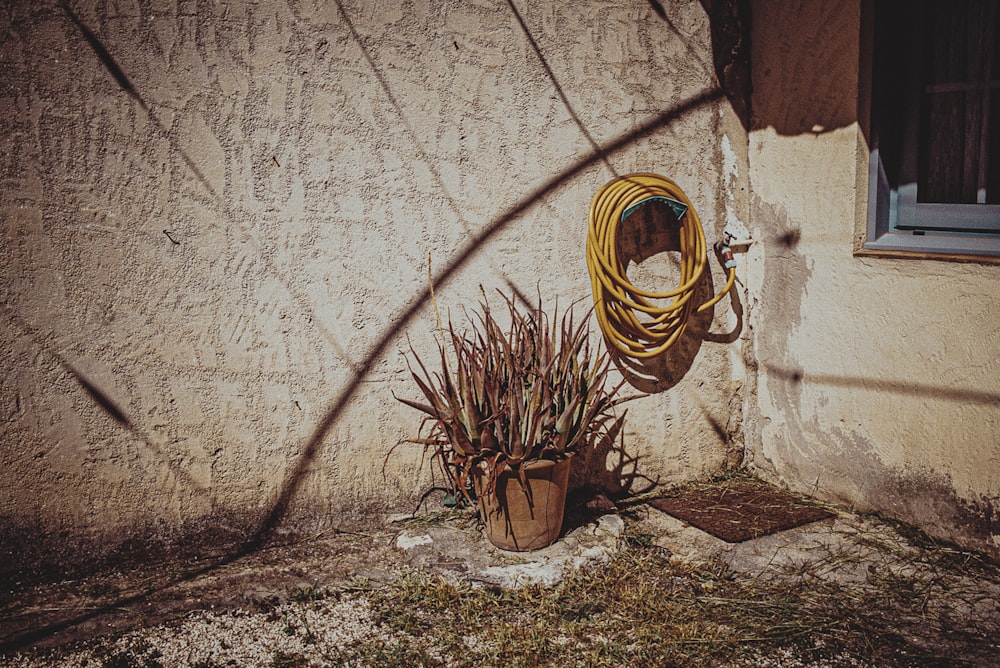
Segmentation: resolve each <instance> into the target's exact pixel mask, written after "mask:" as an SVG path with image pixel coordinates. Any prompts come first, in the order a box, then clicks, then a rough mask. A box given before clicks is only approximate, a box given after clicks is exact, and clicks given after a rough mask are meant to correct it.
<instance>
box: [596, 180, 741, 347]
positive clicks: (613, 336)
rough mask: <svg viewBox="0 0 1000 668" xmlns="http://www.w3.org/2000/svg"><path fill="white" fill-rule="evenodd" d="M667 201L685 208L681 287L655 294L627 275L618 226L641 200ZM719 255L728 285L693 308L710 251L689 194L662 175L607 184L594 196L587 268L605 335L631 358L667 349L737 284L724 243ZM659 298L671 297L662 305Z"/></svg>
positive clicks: (681, 246) (732, 264)
mask: <svg viewBox="0 0 1000 668" xmlns="http://www.w3.org/2000/svg"><path fill="white" fill-rule="evenodd" d="M664 199H666V200H668V201H669V200H672V201H674V202H679V203H680V204H681V205H683V207H687V209H686V213H684V215H682V216H680V230H679V231H680V254H681V263H680V264H681V267H680V274H681V275H680V285H678V286H677V288H676V289H675V290H671V291H670V292H651V291H648V290H642V289H640V288H637V287H636V286H634V285H632V283H630V282H629V280H628V277H627V276H626V275H625V267H624V266H623V265H622V262H621V260H620V259H619V257H618V247H617V234H618V226H619V225H620V224H621V222H622V220H623V219H624V218H625V217H627V216H628V215H629V214H630V213H631V212H632V211H633V210H635V208H636V207H638V206H639V205H640V204H642V203H644V202H647V201H649V200H664ZM683 207H681V210H683ZM720 254H721V255H722V256H723V263H724V264H723V266H724V267H725V269H726V272H727V274H728V275H727V278H726V284H725V285H724V286H723V288H722V290H720V291H719V293H718V294H717V295H715V296H714V297H712V298H711V299H709V300H708V301H706V302H705V303H704V304H701V305H700V306H697V307H695V305H694V301H693V299H692V298H693V296H694V292H695V290H696V288H697V287H698V283H699V282H700V281H701V277H702V275H703V274H704V272H705V267H706V265H707V264H708V253H707V248H706V245H705V233H704V231H703V230H702V227H701V220H700V219H699V218H698V214H697V213H696V212H695V210H694V206H693V205H692V204H691V201H690V200H689V199H688V198H687V195H685V194H684V191H683V190H681V189H680V187H679V186H678V185H677V184H676V183H674V182H673V181H671V180H670V179H668V178H666V177H664V176H660V175H658V174H649V173H638V174H630V175H628V176H622V177H618V178H615V179H613V180H611V181H609V182H608V183H606V184H605V185H604V186H603V187H602V188H601V189H600V190H598V191H597V194H595V195H594V199H593V201H591V203H590V211H589V213H588V221H587V267H588V268H589V270H590V283H591V287H592V289H593V292H594V311H595V313H596V315H597V322H598V323H599V324H600V326H601V331H602V332H603V333H604V336H605V338H606V339H607V340H608V341H609V342H610V344H611V345H612V346H614V347H615V348H616V349H617V350H618V351H620V352H621V353H623V354H625V355H628V356H629V357H635V358H650V357H655V356H657V355H660V354H661V353H663V352H664V351H666V350H667V348H669V347H670V346H672V345H673V344H674V343H675V342H676V341H677V339H679V338H680V336H681V334H683V333H684V328H685V327H687V322H688V319H689V318H690V316H691V314H692V313H693V312H695V311H698V312H700V311H704V310H706V309H709V308H711V307H712V306H713V305H714V304H715V303H716V302H718V301H719V300H720V299H722V297H723V296H724V295H725V294H726V293H727V292H729V290H730V289H731V288H732V287H733V282H734V281H735V280H736V268H735V267H736V263H735V262H734V261H733V255H732V251H730V250H729V248H728V247H727V246H722V247H721V249H720ZM655 300H658V301H660V302H663V301H665V300H671V301H670V303H669V304H667V305H665V306H659V305H657V304H656V303H655Z"/></svg>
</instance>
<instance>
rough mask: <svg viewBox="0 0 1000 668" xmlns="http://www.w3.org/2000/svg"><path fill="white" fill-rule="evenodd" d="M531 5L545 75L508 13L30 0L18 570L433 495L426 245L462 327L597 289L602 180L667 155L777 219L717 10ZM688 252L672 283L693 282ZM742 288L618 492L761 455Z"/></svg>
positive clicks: (16, 39) (5, 53)
mask: <svg viewBox="0 0 1000 668" xmlns="http://www.w3.org/2000/svg"><path fill="white" fill-rule="evenodd" d="M515 4H516V5H517V6H518V7H520V9H521V11H522V12H523V13H524V14H523V20H524V23H525V25H526V26H527V28H528V30H529V31H530V33H531V35H532V37H533V39H534V40H535V43H536V44H537V47H538V49H539V50H540V51H541V53H542V55H543V56H544V59H545V62H544V64H543V62H542V60H540V58H539V56H538V54H537V53H536V51H535V49H534V47H533V45H532V42H531V41H529V39H528V38H527V37H526V35H525V32H524V30H523V29H522V27H521V24H520V23H519V21H518V17H517V15H516V14H515V13H514V12H513V11H512V9H511V7H510V6H509V5H507V4H506V3H503V2H496V3H492V2H490V3H483V2H479V3H471V2H467V1H465V0H433V1H430V0H427V1H421V0H403V1H398V0H394V1H392V2H389V1H382V0H379V1H368V2H361V1H359V0H346V1H345V2H343V3H341V2H337V1H334V0H330V1H326V0H324V1H316V0H266V1H263V2H255V1H250V0H246V1H241V0H232V1H221V2H212V3H209V2H193V1H192V2H183V1H179V2H166V1H162V2H138V1H129V0H121V1H114V0H108V1H107V2H102V1H99V0H77V1H75V2H70V3H69V5H68V6H69V7H71V8H72V9H71V10H67V9H65V8H64V7H63V6H62V5H61V4H60V3H57V2H54V1H53V0H43V1H42V2H38V3H8V4H7V5H6V6H5V8H4V9H3V10H2V11H0V33H2V35H3V38H2V39H0V72H2V81H0V108H2V110H3V113H2V114H0V150H2V151H3V159H2V160H0V221H2V228H0V229H2V239H0V282H2V293H0V294H2V298H0V321H2V323H3V326H2V327H0V368H2V369H3V374H2V376H0V405H2V409H3V415H2V422H0V439H2V441H0V448H2V449H0V456H2V467H0V522H2V524H0V526H2V529H3V536H2V538H3V541H4V545H3V548H4V552H5V554H4V555H3V556H0V559H6V560H8V561H7V563H8V564H10V563H17V562H18V560H23V559H31V558H34V557H38V556H39V555H44V557H45V559H51V560H59V559H67V558H71V557H73V556H74V555H80V554H87V555H90V556H91V557H93V558H100V557H102V556H108V555H110V554H112V553H115V551H116V550H117V551H118V552H122V551H129V550H131V551H132V552H133V553H134V554H138V555H140V556H141V555H142V554H143V550H145V549H156V547H157V546H163V545H173V544H175V543H176V541H178V540H181V539H185V540H192V541H194V542H193V543H192V549H193V548H194V547H197V544H198V543H199V541H201V540H202V539H204V538H205V537H208V538H209V540H210V541H211V542H213V543H222V542H225V541H227V540H243V539H246V538H247V537H248V536H250V535H252V534H253V533H254V532H255V531H257V530H258V529H259V528H261V527H263V528H270V527H271V526H272V525H280V526H281V527H288V528H293V529H294V528H301V527H321V526H330V525H333V526H344V525H348V524H350V523H351V522H353V521H355V520H357V519H361V518H363V517H364V516H365V515H366V514H372V513H375V512H377V511H385V510H386V509H401V508H406V507H409V506H410V504H412V502H413V500H414V499H415V498H416V497H417V495H418V494H419V493H420V492H421V491H422V490H423V489H424V488H425V487H426V485H427V483H428V479H427V476H426V471H427V468H426V467H424V469H423V473H422V474H418V473H417V472H416V470H415V468H414V467H415V465H416V464H417V463H418V461H419V456H418V454H417V452H416V451H415V450H414V449H408V448H401V449H398V450H397V451H396V452H395V453H394V454H393V456H392V457H390V458H389V459H388V462H387V465H386V467H385V470H384V472H383V461H384V458H385V455H386V453H387V452H388V450H389V449H390V447H391V446H392V445H393V444H395V443H396V442H397V441H398V440H399V439H401V438H403V437H405V436H407V435H413V434H414V433H415V430H416V428H417V425H418V416H417V415H415V414H414V413H413V412H412V411H409V410H408V409H405V408H404V407H402V406H401V405H399V404H398V403H396V402H395V401H394V400H393V397H392V393H393V392H395V393H397V394H408V395H414V390H413V388H412V387H411V385H410V383H409V381H408V377H407V374H406V366H405V361H404V357H403V355H402V354H401V351H402V350H403V349H404V348H406V345H407V344H406V337H407V336H408V337H409V338H410V340H411V341H412V342H413V344H414V345H415V346H416V347H417V349H418V350H420V351H422V352H424V353H427V352H429V350H430V342H431V330H432V327H433V322H434V320H433V316H432V313H431V311H430V309H429V306H428V304H427V303H426V302H423V301H421V298H422V295H423V294H424V291H425V290H426V287H427V278H426V277H427V260H428V257H431V258H433V270H434V272H435V274H436V275H437V276H438V286H437V288H438V289H437V300H438V304H439V307H440V308H441V310H442V311H443V312H450V313H452V314H454V315H456V316H457V315H459V314H460V309H461V307H462V306H463V305H466V304H470V303H472V302H473V301H475V300H476V299H477V298H478V286H479V284H483V285H484V286H485V287H486V289H487V290H492V289H494V288H496V287H500V288H504V289H508V286H511V285H512V286H515V287H516V288H517V289H518V290H520V291H521V292H522V293H524V294H527V295H533V294H534V292H535V289H536V286H540V289H541V291H542V295H543V298H544V299H545V301H546V302H547V303H549V304H551V303H552V302H553V301H554V300H555V299H556V298H558V299H559V300H560V303H561V304H568V303H569V302H570V301H572V300H575V299H584V300H585V303H586V301H588V300H589V282H588V279H587V276H586V267H585V263H584V259H583V258H584V255H583V253H584V250H583V244H584V236H585V214H586V208H587V205H588V203H589V200H590V197H591V196H592V194H593V193H594V191H595V190H596V189H597V188H598V187H599V186H600V185H602V184H603V183H604V182H606V181H607V180H608V179H609V178H610V177H611V176H612V175H613V174H614V173H627V172H630V171H636V170H652V171H657V172H661V173H664V174H668V175H670V176H672V177H673V178H675V179H676V180H677V181H678V182H679V183H680V184H681V185H682V186H683V187H684V188H685V189H686V190H687V193H688V195H689V196H690V197H691V198H692V199H693V201H694V202H695V203H696V204H697V206H698V208H699V210H700V212H701V214H702V216H703V218H704V220H705V222H706V226H707V227H708V228H709V230H708V236H709V238H710V239H714V238H717V237H718V235H719V233H720V232H721V231H722V229H723V227H724V226H726V225H727V224H728V225H730V226H734V227H735V228H737V229H738V228H739V227H740V226H741V225H742V224H743V223H745V221H746V219H747V215H748V202H749V200H748V198H747V196H746V191H747V177H748V172H747V167H746V146H747V139H746V133H745V131H744V129H743V127H742V126H741V125H740V123H739V121H738V120H737V119H736V118H735V116H734V115H733V112H732V111H731V109H730V106H729V104H728V103H727V102H726V100H725V98H724V97H722V96H721V95H719V93H718V91H717V89H716V88H715V85H716V82H715V75H714V69H713V62H712V49H711V43H710V42H711V39H710V32H709V22H708V20H707V18H706V15H705V12H704V10H703V9H702V6H701V4H699V3H696V2H683V3H662V4H663V6H664V8H665V11H666V16H665V17H660V16H658V15H657V13H656V11H655V9H656V6H654V4H653V3H649V2H646V1H645V0H633V1H630V2H618V1H612V0H604V1H595V0H585V1H582V2H571V3H567V2H532V3H528V2H517V3H515ZM88 35H91V42H90V43H88ZM546 67H548V68H550V72H551V75H552V76H550V74H549V72H547V71H546ZM567 102H568V105H569V108H568V107H567ZM595 143H596V144H600V145H601V146H605V147H609V152H608V154H607V157H606V159H603V160H600V159H597V158H596V153H595V146H594V144H595ZM845 178H846V177H845ZM810 242H811V240H810ZM672 259H673V258H670V257H658V258H653V259H651V260H649V261H647V263H644V264H643V275H644V276H645V277H646V278H647V279H648V280H650V282H651V283H653V284H657V283H659V284H660V285H659V286H658V287H668V288H672V287H673V286H674V285H675V284H676V272H675V271H674V269H673V266H672V263H671V260H672ZM943 270H944V271H948V269H947V268H945V269H943ZM713 271H714V272H715V273H714V274H713V281H714V284H715V285H718V284H719V281H720V280H721V275H720V273H719V272H718V269H717V268H715V267H713ZM953 271H954V273H956V274H959V273H960V272H959V271H958V270H957V269H956V270H953ZM962 273H963V274H964V272H962ZM742 299H743V298H742V297H741V301H742ZM724 306H725V302H723V306H720V307H718V308H717V309H716V313H717V316H716V319H717V321H716V322H715V323H714V325H712V331H713V332H715V333H716V334H715V335H706V337H705V338H707V340H705V341H704V342H703V343H700V345H699V343H698V342H699V339H693V340H692V343H691V344H690V345H688V346H687V347H686V348H685V349H684V350H683V351H680V352H678V358H677V359H676V360H675V361H673V362H671V364H670V365H668V368H667V369H665V370H664V374H666V373H674V375H675V376H677V378H674V379H673V380H670V379H666V380H661V382H659V383H658V384H656V386H655V387H653V388H651V389H654V390H656V392H655V393H654V394H653V395H651V396H650V397H648V398H645V399H642V400H641V401H637V402H633V404H632V405H631V408H630V413H629V421H628V425H627V429H626V434H625V447H626V449H627V451H628V455H629V457H630V458H631V459H630V462H629V463H627V464H626V465H625V466H624V470H622V471H618V472H613V473H611V474H605V475H600V476H599V477H600V479H601V480H602V482H604V483H605V484H607V485H609V486H611V487H612V488H613V487H615V486H621V485H626V484H628V482H629V480H628V476H629V475H631V474H635V475H636V476H638V477H637V478H635V480H634V481H633V482H634V485H633V489H635V488H641V486H642V485H643V484H644V483H645V482H646V481H648V480H652V481H659V482H674V481H677V480H680V479H683V478H687V477H692V476H695V475H701V474H705V473H710V472H713V471H717V470H719V469H720V468H721V467H723V466H724V465H726V464H727V463H732V461H733V460H734V458H735V459H736V460H738V459H739V456H740V453H741V443H740V439H741V438H742V434H741V415H742V411H743V406H744V398H743V394H742V388H743V385H744V379H745V374H744V371H743V368H744V365H743V357H744V351H743V349H742V345H741V343H740V341H739V340H738V337H739V335H740V334H741V333H743V334H745V333H746V328H745V326H744V325H743V320H744V319H743V318H742V316H741V317H740V318H737V316H736V315H734V314H733V313H732V312H730V311H729V309H727V308H724ZM778 315H779V316H780V313H779V314H778ZM710 324H712V323H707V322H704V323H701V325H703V326H706V327H707V326H708V325H710ZM730 341H733V342H730ZM687 366H690V369H689V370H688V369H687V368H686V367H687ZM663 378H667V376H666V375H663ZM616 463H617V461H616V460H615V458H614V456H609V458H608V460H607V461H605V462H598V464H603V466H602V467H598V468H604V469H614V468H615V465H616ZM150 546H152V547H150Z"/></svg>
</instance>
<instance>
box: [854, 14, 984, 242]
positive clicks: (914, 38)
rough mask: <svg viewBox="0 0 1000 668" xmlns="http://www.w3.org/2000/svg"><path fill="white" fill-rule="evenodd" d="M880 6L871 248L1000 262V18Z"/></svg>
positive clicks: (871, 172)
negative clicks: (997, 258) (999, 34)
mask: <svg viewBox="0 0 1000 668" xmlns="http://www.w3.org/2000/svg"><path fill="white" fill-rule="evenodd" d="M997 4H998V3H995V2H993V1H992V0H964V1H954V0H953V1H950V2H933V1H931V2H928V1H918V2H913V1H912V0H909V1H905V2H904V1H900V0H875V3H874V12H873V21H874V24H873V28H874V29H873V44H872V95H871V104H872V117H871V132H870V136H869V145H870V146H871V149H872V150H871V160H870V165H869V211H868V234H867V240H866V242H865V243H864V248H865V249H869V250H875V251H913V252H918V253H925V254H929V253H933V254H946V255H972V256H981V257H1000V40H998V33H1000V9H998V8H997V6H996V5H997Z"/></svg>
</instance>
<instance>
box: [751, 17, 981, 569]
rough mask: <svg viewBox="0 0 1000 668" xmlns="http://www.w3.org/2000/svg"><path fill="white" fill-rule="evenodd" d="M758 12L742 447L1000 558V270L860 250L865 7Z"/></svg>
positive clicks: (858, 502) (823, 492)
mask: <svg viewBox="0 0 1000 668" xmlns="http://www.w3.org/2000/svg"><path fill="white" fill-rule="evenodd" d="M752 12H753V34H752V40H751V43H752V63H753V85H754V95H753V109H754V119H753V125H752V132H751V136H750V163H751V188H752V192H753V203H752V205H751V228H752V231H753V232H754V236H755V237H756V238H757V239H758V240H759V243H757V244H755V245H754V247H753V248H752V252H751V254H750V258H749V262H750V273H749V278H748V284H749V289H750V292H751V298H750V304H749V315H748V319H749V320H750V321H751V323H752V324H753V335H754V351H755V354H756V363H757V365H758V367H757V373H756V374H755V375H753V376H752V378H754V379H756V383H757V384H756V387H755V388H754V389H755V393H751V398H750V399H749V402H750V404H751V405H752V409H751V410H748V412H747V418H748V420H747V424H746V425H745V429H746V433H747V434H748V439H747V445H748V458H749V459H750V461H752V463H753V464H754V465H755V466H756V467H758V468H759V469H760V470H762V471H764V472H766V473H767V474H768V475H770V476H771V477H773V478H775V479H777V480H780V481H782V482H784V483H785V484H787V485H789V486H791V487H793V488H794V489H797V490H799V491H804V492H811V493H815V494H817V495H818V496H821V497H824V498H827V499H831V500H835V501H839V502H844V503H848V504H852V505H854V506H856V507H859V508H862V509H867V510H875V511H879V512H883V513H886V514H889V515H892V516H895V517H900V518H903V519H905V520H908V521H911V522H916V523H917V524H919V525H920V526H922V527H924V528H925V529H927V530H928V531H930V532H931V533H933V534H935V535H937V536H942V537H945V538H949V539H952V540H957V541H959V542H962V543H965V544H968V545H971V546H974V547H977V548H982V549H987V550H990V551H992V552H993V553H994V554H1000V447H998V446H1000V392H998V388H1000V362H998V358H997V354H996V351H997V350H998V349H1000V300H998V298H997V294H998V293H997V280H998V276H1000V266H998V265H990V264H981V263H957V262H947V261H941V260H933V259H907V260H903V259H889V258H874V257H863V256H854V255H852V250H853V248H854V246H855V244H854V235H855V230H856V227H857V226H856V222H857V220H858V219H859V217H863V216H864V215H865V207H866V201H865V197H866V188H867V183H866V181H865V179H866V177H867V174H866V169H867V162H866V161H867V143H866V139H865V134H864V127H863V125H862V126H859V124H858V122H857V120H858V118H859V115H858V72H859V52H860V48H859V47H860V43H859V35H860V34H861V31H860V30H859V26H860V25H861V24H860V17H861V11H860V8H859V6H858V3H851V2H841V3H815V2H806V1H801V2H785V3H774V2H754V3H752ZM862 65H863V63H862ZM861 71H863V67H862V68H861ZM861 107H862V109H863V108H864V104H863V101H862V105H861ZM861 229H862V230H863V227H861Z"/></svg>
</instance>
